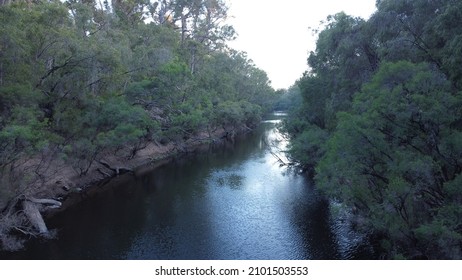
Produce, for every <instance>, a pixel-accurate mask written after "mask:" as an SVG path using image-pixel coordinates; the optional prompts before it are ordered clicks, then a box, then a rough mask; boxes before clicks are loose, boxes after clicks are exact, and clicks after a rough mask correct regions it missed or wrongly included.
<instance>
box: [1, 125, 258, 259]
mask: <svg viewBox="0 0 462 280" xmlns="http://www.w3.org/2000/svg"><path fill="white" fill-rule="evenodd" d="M248 130H249V128H247V127H245V128H240V129H239V130H236V129H217V130H215V131H214V132H213V133H212V134H209V133H201V134H198V135H195V136H194V137H191V138H189V139H187V140H184V141H178V142H170V143H167V144H164V145H162V144H159V143H154V142H148V143H144V144H143V148H142V149H139V150H138V151H137V152H136V154H134V155H133V154H131V152H130V151H131V150H132V148H131V147H127V148H125V149H120V150H118V151H103V152H101V153H100V154H99V156H98V157H97V158H95V160H94V162H93V163H92V164H91V166H90V168H89V169H88V172H86V173H85V174H84V175H82V174H79V172H77V171H76V169H75V167H73V166H72V165H71V164H69V163H68V162H67V161H66V160H64V159H58V158H53V159H50V161H49V162H47V163H46V165H44V164H43V163H42V162H39V160H38V159H29V160H28V161H26V162H25V165H24V166H26V167H28V166H30V168H25V171H29V172H31V171H32V170H35V171H34V173H37V172H39V174H38V175H37V174H34V176H35V175H37V177H38V178H39V179H36V180H35V181H34V182H33V184H30V185H29V186H28V188H26V189H24V190H23V191H22V193H21V194H20V195H18V196H16V197H14V198H13V199H12V200H10V201H9V202H8V204H7V205H6V207H5V208H4V209H3V211H2V213H1V214H0V249H1V250H7V251H11V250H17V249H20V248H22V247H23V246H24V242H25V240H26V239H29V238H30V237H33V238H52V237H53V232H52V231H49V229H48V228H47V226H46V219H47V218H49V217H51V216H53V215H54V214H56V213H58V212H61V211H65V210H66V209H68V208H69V207H71V206H72V205H75V204H76V203H79V202H80V201H82V200H84V199H85V198H86V197H88V196H91V195H92V194H93V193H95V192H101V191H104V188H102V187H101V186H103V185H104V184H105V183H107V182H108V181H110V180H111V179H112V178H115V177H118V176H119V175H124V174H126V173H129V174H131V175H134V176H137V175H141V174H142V173H144V172H147V171H149V170H152V169H153V168H155V167H156V166H159V165H162V164H164V163H165V162H168V160H169V159H171V158H172V157H173V156H174V155H178V154H181V153H187V152H193V151H195V150H196V149H197V148H198V147H200V146H203V145H204V144H207V143H213V142H221V141H226V139H228V138H232V137H234V135H235V134H237V133H243V132H244V131H248ZM38 165H41V168H36V166H38ZM33 167H34V168H33ZM25 174H27V173H25ZM24 176H27V175H24ZM127 176H129V175H127Z"/></svg>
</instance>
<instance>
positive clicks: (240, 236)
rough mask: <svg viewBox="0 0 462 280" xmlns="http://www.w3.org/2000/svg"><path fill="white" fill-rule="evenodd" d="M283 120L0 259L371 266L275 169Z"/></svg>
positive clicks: (130, 184) (73, 217)
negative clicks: (354, 262) (360, 261)
mask: <svg viewBox="0 0 462 280" xmlns="http://www.w3.org/2000/svg"><path fill="white" fill-rule="evenodd" d="M282 117H283V115H282V114H273V115H272V116H271V117H270V118H268V119H267V120H266V121H263V122H262V124H261V125H260V126H259V127H258V128H257V129H256V130H255V131H253V132H251V133H249V134H246V135H244V136H241V137H238V138H236V139H235V141H233V142H227V143H225V144H220V145H211V146H210V147H208V148H207V149H202V150H200V152H196V153H194V154H193V155H187V156H182V157H179V158H176V159H174V160H172V161H171V162H169V163H168V164H166V165H163V166H161V167H158V168H155V169H153V170H151V171H149V172H147V173H143V175H139V176H124V177H123V178H119V179H117V180H115V181H113V182H111V184H112V185H113V186H111V187H110V188H109V190H107V191H105V192H104V193H102V194H100V195H97V196H94V197H91V198H88V199H86V200H84V201H83V202H82V203H80V204H79V205H77V206H75V207H73V208H71V209H69V210H66V211H65V212H63V213H61V214H59V215H57V216H56V217H54V218H53V219H52V220H51V221H49V227H50V228H55V229H57V231H58V238H57V239H55V240H49V241H41V242H32V244H30V246H28V249H27V250H25V251H21V252H17V253H14V254H9V255H7V256H6V258H12V259H148V260H155V259H164V260H165V259H245V260H255V259H256V260H269V259H355V258H366V259H368V258H370V257H371V253H370V249H369V246H368V245H367V244H365V242H364V240H363V239H364V238H363V237H362V236H361V235H358V234H357V233H355V232H354V231H352V230H351V229H350V228H349V227H348V225H346V224H344V223H342V222H341V221H337V220H335V219H333V218H332V216H331V215H330V204H329V202H328V201H327V200H326V199H324V198H323V197H322V196H321V195H320V194H319V193H318V191H317V190H316V188H315V187H314V185H313V184H312V182H311V181H310V180H309V179H307V178H306V177H305V176H303V175H300V174H298V173H297V172H296V171H294V170H292V169H291V168H288V167H287V166H284V165H281V163H280V161H279V158H281V159H283V160H286V158H285V157H284V153H283V150H284V149H285V146H286V144H287V141H286V140H285V139H284V137H282V135H281V134H280V133H279V132H278V129H277V124H278V123H279V122H280V119H281V118H282Z"/></svg>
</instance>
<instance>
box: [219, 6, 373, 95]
mask: <svg viewBox="0 0 462 280" xmlns="http://www.w3.org/2000/svg"><path fill="white" fill-rule="evenodd" d="M227 2H228V5H229V7H230V11H229V15H230V16H231V18H230V19H229V23H230V24H231V25H233V26H234V28H235V29H236V31H237V33H238V38H237V40H235V41H234V42H231V43H230V46H231V47H232V48H234V49H237V50H241V51H245V52H247V54H248V57H249V58H250V59H252V60H253V61H254V63H255V64H256V66H257V67H258V68H260V69H263V70H264V71H266V73H268V76H269V78H270V80H271V82H272V86H273V87H274V88H276V89H278V88H288V87H290V86H291V85H293V83H294V82H295V81H296V80H297V79H298V78H300V77H301V75H302V74H303V72H305V71H306V70H307V68H308V66H307V63H306V61H307V58H308V53H309V52H310V51H312V50H314V49H315V41H316V37H314V36H313V35H312V32H311V31H310V30H309V28H310V27H312V28H316V27H319V23H320V21H322V20H325V19H326V17H327V16H328V15H333V14H336V13H338V12H341V11H344V12H345V13H347V14H348V15H352V16H360V17H362V18H365V19H367V18H369V16H370V15H371V14H372V13H373V12H374V11H375V0H279V1H277V0H227Z"/></svg>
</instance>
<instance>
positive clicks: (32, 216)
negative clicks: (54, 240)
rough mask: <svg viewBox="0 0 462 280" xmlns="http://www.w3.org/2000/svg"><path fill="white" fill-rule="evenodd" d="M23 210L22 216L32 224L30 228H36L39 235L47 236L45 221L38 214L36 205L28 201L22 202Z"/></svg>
mask: <svg viewBox="0 0 462 280" xmlns="http://www.w3.org/2000/svg"><path fill="white" fill-rule="evenodd" d="M23 208H24V214H25V215H26V217H27V219H28V220H29V222H30V223H31V224H32V226H33V227H34V228H36V229H37V230H38V231H39V233H40V234H43V235H45V234H47V233H48V228H47V225H46V224H45V221H44V220H43V217H42V215H41V214H40V211H39V208H38V207H37V204H36V203H34V202H32V201H29V200H24V202H23Z"/></svg>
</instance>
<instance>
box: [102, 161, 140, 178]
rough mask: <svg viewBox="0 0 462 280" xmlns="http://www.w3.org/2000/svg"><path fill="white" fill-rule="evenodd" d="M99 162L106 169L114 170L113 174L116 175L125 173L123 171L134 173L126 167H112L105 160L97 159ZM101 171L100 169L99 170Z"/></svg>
mask: <svg viewBox="0 0 462 280" xmlns="http://www.w3.org/2000/svg"><path fill="white" fill-rule="evenodd" d="M98 162H99V164H101V165H102V166H104V167H106V168H107V169H109V170H111V171H112V172H114V176H118V175H122V174H125V173H134V172H133V170H131V169H130V168H126V167H112V166H111V165H110V164H109V163H107V162H105V161H102V160H100V161H98ZM100 172H101V171H100Z"/></svg>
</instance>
